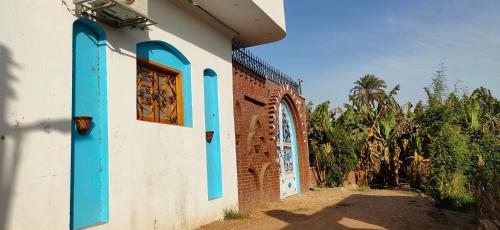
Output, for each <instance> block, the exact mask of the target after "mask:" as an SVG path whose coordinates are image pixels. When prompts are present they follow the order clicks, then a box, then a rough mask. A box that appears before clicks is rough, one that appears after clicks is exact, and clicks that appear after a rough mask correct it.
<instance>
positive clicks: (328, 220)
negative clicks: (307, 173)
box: [200, 188, 475, 230]
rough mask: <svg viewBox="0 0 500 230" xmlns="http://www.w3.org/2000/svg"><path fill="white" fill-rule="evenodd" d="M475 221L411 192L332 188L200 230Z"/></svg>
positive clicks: (461, 225) (450, 225)
mask: <svg viewBox="0 0 500 230" xmlns="http://www.w3.org/2000/svg"><path fill="white" fill-rule="evenodd" d="M473 219H474V218H473V216H472V215H468V214H464V213H459V212H452V211H448V210H441V209H437V208H435V207H434V206H433V205H432V203H431V201H430V200H429V199H428V198H424V197H421V196H419V195H417V194H415V193H411V192H404V191H395V190H369V191H366V192H360V191H356V190H346V189H342V188H334V189H322V190H319V191H311V192H307V193H304V194H302V195H300V196H294V197H290V198H287V199H284V200H282V201H280V202H276V203H272V204H269V205H267V207H263V208H262V209H260V210H256V211H254V212H252V213H250V216H249V217H248V218H244V219H239V220H227V221H218V222H214V223H212V224H209V225H205V226H202V227H201V228H200V229H202V230H211V229H217V230H229V229H237V230H240V229H256V230H265V229H308V230H309V229H404V230H409V229H440V230H441V229H475V227H474V225H473Z"/></svg>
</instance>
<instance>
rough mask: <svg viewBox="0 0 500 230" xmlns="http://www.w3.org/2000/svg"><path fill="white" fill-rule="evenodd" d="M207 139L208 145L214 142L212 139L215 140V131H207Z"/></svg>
mask: <svg viewBox="0 0 500 230" xmlns="http://www.w3.org/2000/svg"><path fill="white" fill-rule="evenodd" d="M205 138H206V139H207V142H208V143H210V142H212V139H213V138H214V131H206V132H205Z"/></svg>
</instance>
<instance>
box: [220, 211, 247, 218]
mask: <svg viewBox="0 0 500 230" xmlns="http://www.w3.org/2000/svg"><path fill="white" fill-rule="evenodd" d="M247 217H248V214H247V213H241V212H238V211H236V210H233V209H224V220H235V219H243V218H247Z"/></svg>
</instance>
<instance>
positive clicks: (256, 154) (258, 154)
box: [233, 63, 310, 211]
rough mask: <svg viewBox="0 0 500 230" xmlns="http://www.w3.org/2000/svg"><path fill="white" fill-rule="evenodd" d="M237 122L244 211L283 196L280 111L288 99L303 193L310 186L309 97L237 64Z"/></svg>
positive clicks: (241, 203) (237, 142) (235, 95)
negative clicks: (278, 146) (278, 135)
mask: <svg viewBox="0 0 500 230" xmlns="http://www.w3.org/2000/svg"><path fill="white" fill-rule="evenodd" d="M233 94H234V95H233V96H234V97H233V98H234V110H235V111H234V116H235V118H234V122H235V129H236V160H237V170H238V171H237V175H238V197H239V205H240V210H242V211H248V210H250V209H252V208H255V207H257V206H260V205H262V204H263V203H266V202H269V201H277V200H279V199H280V194H279V192H280V191H279V189H280V188H279V163H278V156H277V151H276V139H275V136H276V133H275V129H276V119H277V114H276V111H277V109H278V106H279V103H280V102H281V101H282V100H285V101H286V102H287V103H288V105H289V106H290V109H291V110H292V111H291V112H292V114H293V120H294V124H295V129H296V132H297V133H296V136H297V148H298V156H299V157H298V160H299V176H300V188H301V192H306V191H308V188H309V184H310V183H309V182H310V179H309V172H310V170H309V151H308V147H307V130H306V112H305V99H304V97H302V96H301V95H300V94H299V93H298V92H296V91H293V90H292V89H291V88H290V87H289V86H287V85H279V84H276V83H274V82H272V81H269V80H266V79H265V78H263V77H260V76H258V75H256V74H255V73H254V72H252V71H250V70H248V69H246V68H245V67H243V66H241V65H239V64H238V63H233Z"/></svg>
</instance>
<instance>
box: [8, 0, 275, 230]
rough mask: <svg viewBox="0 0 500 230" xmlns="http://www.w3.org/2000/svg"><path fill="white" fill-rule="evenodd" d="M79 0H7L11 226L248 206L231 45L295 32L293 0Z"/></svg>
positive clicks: (178, 223) (187, 221)
mask: <svg viewBox="0 0 500 230" xmlns="http://www.w3.org/2000/svg"><path fill="white" fill-rule="evenodd" d="M75 2H77V4H76V5H78V7H77V6H76V5H75V4H74V3H73V2H71V0H60V1H15V0H3V1H1V2H0V28H2V32H0V229H1V230H3V229H23V230H27V229H37V230H39V229H51V230H53V229H56V230H57V229H79V228H88V229H119V230H124V229H192V228H196V227H198V226H200V225H202V224H206V223H208V222H211V221H214V220H217V219H221V218H222V217H223V210H224V209H237V208H238V197H237V196H238V192H237V181H236V180H237V178H236V154H235V140H234V136H235V135H234V122H233V105H232V104H233V98H232V95H233V94H232V87H233V84H232V69H231V67H232V64H231V49H232V45H240V46H241V47H247V46H253V45H258V44H263V43H269V42H273V41H276V40H279V39H281V38H283V37H284V36H285V19H284V8H283V1H282V0H135V1H134V0H123V1H122V2H118V3H117V2H114V1H113V0H83V1H82V0H77V1H75ZM84 17H87V18H90V19H85V18H84ZM96 18H98V20H95V19H96ZM131 18H134V20H131ZM106 20H107V21H106ZM105 21H106V23H103V22H105ZM149 23H156V24H154V25H150V26H147V27H145V28H143V27H144V25H146V24H149ZM110 25H114V26H110ZM119 26H121V27H120V28H118V27H119ZM87 117H91V119H92V121H91V123H90V127H86V125H85V120H86V119H87V120H88V119H89V118H87ZM77 120H78V121H79V122H81V123H80V125H81V126H79V127H78V129H77V125H76V121H77ZM85 128H89V129H88V130H86V129H85Z"/></svg>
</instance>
